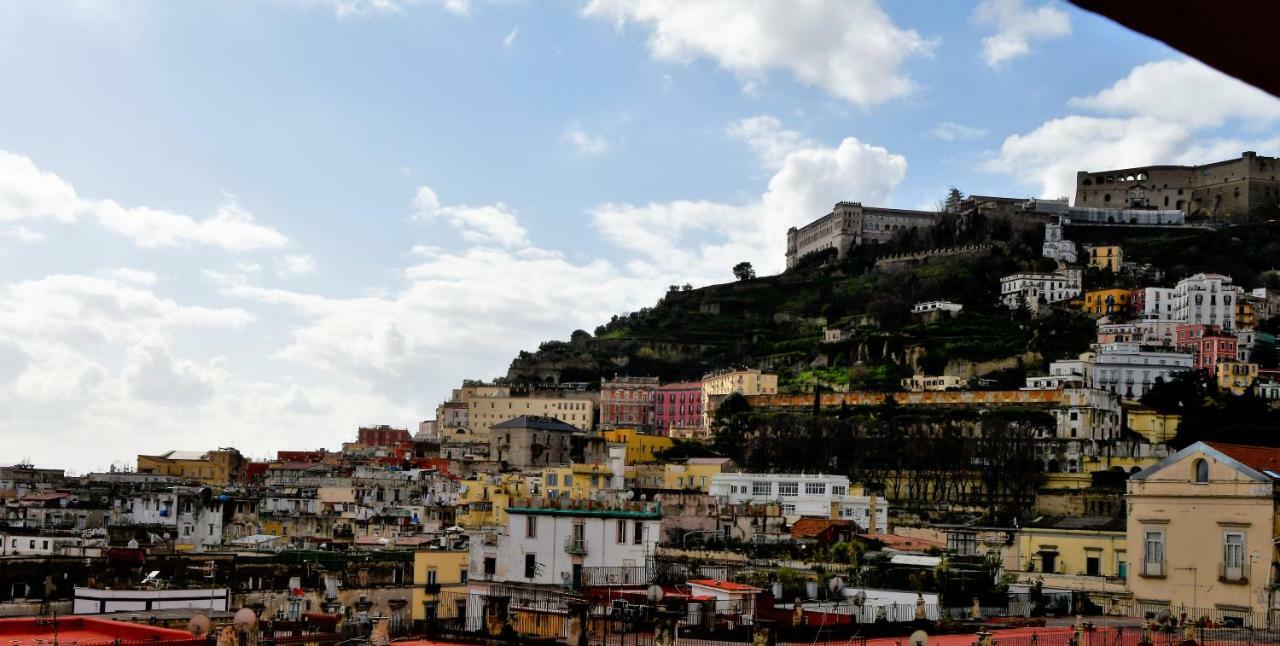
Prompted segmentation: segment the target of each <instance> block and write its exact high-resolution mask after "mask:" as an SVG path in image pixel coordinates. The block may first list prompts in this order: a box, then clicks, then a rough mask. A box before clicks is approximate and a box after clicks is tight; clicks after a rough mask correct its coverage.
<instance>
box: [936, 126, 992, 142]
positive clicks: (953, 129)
mask: <svg viewBox="0 0 1280 646" xmlns="http://www.w3.org/2000/svg"><path fill="white" fill-rule="evenodd" d="M929 136H931V137H933V138H934V139H941V140H942V141H957V140H961V139H981V138H983V137H985V136H987V131H986V130H985V129H983V128H975V127H973V126H966V125H962V124H959V123H955V122H953V121H943V122H942V123H940V124H938V125H937V127H935V128H934V129H933V130H930V131H929Z"/></svg>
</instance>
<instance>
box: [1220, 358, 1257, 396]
mask: <svg viewBox="0 0 1280 646" xmlns="http://www.w3.org/2000/svg"><path fill="white" fill-rule="evenodd" d="M1213 377H1214V379H1215V380H1216V381H1217V382H1218V392H1220V393H1231V394H1233V395H1243V394H1245V393H1247V392H1249V389H1250V388H1252V387H1253V382H1255V381H1257V380H1258V364H1256V363H1245V362H1243V361H1224V362H1222V363H1219V364H1218V365H1216V366H1214V367H1213Z"/></svg>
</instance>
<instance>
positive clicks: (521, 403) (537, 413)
mask: <svg viewBox="0 0 1280 646" xmlns="http://www.w3.org/2000/svg"><path fill="white" fill-rule="evenodd" d="M521 415H528V416H533V417H554V418H555V419H558V420H560V421H562V422H564V423H566V424H572V425H573V426H576V427H578V428H580V429H582V430H584V431H589V430H591V428H592V426H593V425H594V424H595V419H596V403H595V401H594V400H592V399H591V398H590V397H585V396H577V397H569V396H565V397H558V396H546V395H530V396H528V397H515V396H511V395H506V394H503V393H502V392H501V391H499V392H498V393H497V394H493V395H490V396H484V395H483V394H478V395H476V396H474V397H469V398H468V399H467V427H468V428H469V429H471V432H472V433H475V434H476V436H477V437H484V438H486V439H488V437H489V429H490V428H492V427H493V425H494V424H499V423H502V422H505V421H507V420H512V419H515V418H517V417H520V416H521Z"/></svg>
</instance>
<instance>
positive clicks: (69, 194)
mask: <svg viewBox="0 0 1280 646" xmlns="http://www.w3.org/2000/svg"><path fill="white" fill-rule="evenodd" d="M81 216H88V217H91V218H93V219H95V220H97V222H98V224H99V225H101V226H102V227H104V228H106V229H108V230H110V231H114V232H116V233H119V234H121V235H124V236H126V237H128V238H130V239H132V240H133V242H134V244H136V245H138V246H139V247H147V248H151V247H170V246H187V245H191V244H204V245H211V246H216V247H222V248H224V249H228V250H231V251H254V250H258V249H271V248H279V247H284V246H286V245H288V243H289V239H288V238H286V237H285V236H284V235H283V234H281V233H280V232H279V231H276V230H275V229H272V228H270V227H265V226H262V225H260V224H257V223H255V222H254V218H253V214H251V213H249V212H248V211H245V210H244V209H242V208H240V207H239V206H237V205H236V204H234V203H228V204H224V205H222V206H220V207H219V208H218V210H217V212H216V213H215V214H214V215H213V216H212V217H209V218H205V219H203V220H197V219H195V218H193V217H191V216H188V215H183V214H180V213H173V212H170V211H165V210H162V209H154V208H150V207H145V206H140V207H124V206H121V205H120V204H117V203H116V202H115V201H113V200H93V199H85V198H82V197H80V196H79V195H77V194H76V191H75V188H73V187H72V186H71V184H69V183H68V182H67V181H65V180H63V179H62V178H60V177H58V176H57V175H55V174H53V173H50V172H46V171H42V170H40V169H39V168H38V167H37V166H36V165H35V163H34V162H32V161H31V160H30V159H29V158H27V157H23V156H21V155H16V154H13V153H10V152H6V151H0V222H5V221H9V222H16V221H20V220H36V219H53V220H58V221H61V222H73V221H75V220H76V219H78V218H79V217H81Z"/></svg>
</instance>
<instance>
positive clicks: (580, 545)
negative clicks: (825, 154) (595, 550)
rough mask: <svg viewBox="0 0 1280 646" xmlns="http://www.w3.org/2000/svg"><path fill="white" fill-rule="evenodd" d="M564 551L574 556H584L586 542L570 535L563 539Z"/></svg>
mask: <svg viewBox="0 0 1280 646" xmlns="http://www.w3.org/2000/svg"><path fill="white" fill-rule="evenodd" d="M564 551H565V552H566V553H568V554H572V555H574V556H586V555H587V542H586V541H585V540H583V539H581V538H574V537H572V536H570V537H569V538H566V539H565V541H564Z"/></svg>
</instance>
